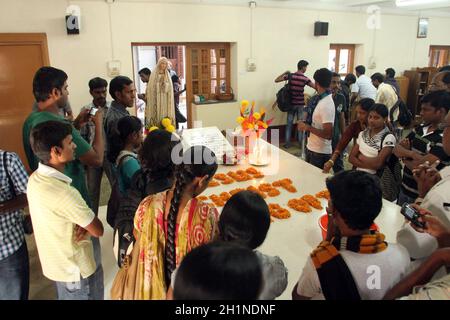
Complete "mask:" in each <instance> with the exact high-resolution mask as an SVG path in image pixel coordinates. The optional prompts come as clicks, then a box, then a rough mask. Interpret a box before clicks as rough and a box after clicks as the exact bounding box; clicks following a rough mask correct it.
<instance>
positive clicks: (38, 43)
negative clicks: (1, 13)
mask: <svg viewBox="0 0 450 320" xmlns="http://www.w3.org/2000/svg"><path fill="white" fill-rule="evenodd" d="M46 65H49V58H48V48H47V36H46V34H45V33H29V34H21V33H0V70H1V72H0V148H1V149H3V150H7V151H13V152H16V153H17V154H18V155H19V156H20V158H21V160H22V162H23V164H24V165H25V167H26V168H27V170H29V167H28V162H27V161H26V157H25V152H24V150H23V145H22V125H23V123H24V121H25V119H26V117H27V116H28V115H29V114H30V112H31V107H32V104H33V102H34V100H35V99H34V96H33V77H34V74H35V73H36V71H37V70H38V69H39V68H40V67H42V66H46Z"/></svg>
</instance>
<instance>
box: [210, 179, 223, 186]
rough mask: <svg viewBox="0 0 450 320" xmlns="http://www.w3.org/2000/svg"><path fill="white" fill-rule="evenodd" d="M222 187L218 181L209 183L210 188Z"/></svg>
mask: <svg viewBox="0 0 450 320" xmlns="http://www.w3.org/2000/svg"><path fill="white" fill-rule="evenodd" d="M219 185H220V183H219V182H218V181H216V180H211V181H210V182H209V183H208V187H217V186H219Z"/></svg>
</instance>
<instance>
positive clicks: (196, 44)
mask: <svg viewBox="0 0 450 320" xmlns="http://www.w3.org/2000/svg"><path fill="white" fill-rule="evenodd" d="M218 43H221V44H222V43H226V44H227V45H228V50H227V52H228V54H229V55H230V57H228V59H229V61H230V64H231V49H230V43H227V42H182V41H181V42H131V56H132V57H133V47H135V46H184V47H185V54H186V57H185V58H186V61H185V62H184V64H185V68H186V74H185V78H186V110H187V116H188V122H187V125H188V128H192V125H193V121H192V116H193V110H192V103H191V102H189V101H192V99H193V93H192V87H191V82H192V74H191V72H192V71H191V68H189V67H188V66H189V65H190V64H188V61H189V63H190V61H191V57H190V54H189V53H188V51H190V50H189V48H193V47H214V46H217V44H218ZM131 63H132V70H133V73H134V59H133V58H132V59H131ZM226 72H227V74H228V77H229V79H230V81H229V82H230V83H229V85H230V86H231V65H227V70H226ZM135 76H136V75H134V74H133V78H134V77H135Z"/></svg>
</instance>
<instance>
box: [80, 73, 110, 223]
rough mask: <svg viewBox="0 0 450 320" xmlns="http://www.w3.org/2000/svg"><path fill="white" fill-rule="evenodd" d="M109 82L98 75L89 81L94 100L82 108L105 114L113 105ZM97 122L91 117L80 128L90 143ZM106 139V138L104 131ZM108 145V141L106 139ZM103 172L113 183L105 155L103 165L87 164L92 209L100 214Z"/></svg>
mask: <svg viewBox="0 0 450 320" xmlns="http://www.w3.org/2000/svg"><path fill="white" fill-rule="evenodd" d="M107 87H108V82H107V81H106V80H105V79H102V78H99V77H96V78H93V79H91V80H90V81H89V93H90V94H91V96H92V98H93V99H92V102H91V103H90V104H88V105H86V106H84V107H83V109H82V110H89V114H90V115H91V116H94V115H95V114H96V112H97V111H98V110H101V111H102V112H103V114H104V115H105V114H106V113H107V112H108V109H109V107H110V106H111V102H110V101H106V95H107V92H108V91H107ZM104 125H105V118H104V119H103V126H102V128H103V127H104ZM95 130H96V127H95V123H94V121H93V120H92V119H90V120H89V121H88V122H87V123H86V125H85V126H84V127H82V128H81V129H80V134H81V136H82V137H83V138H84V139H85V140H86V141H87V142H89V144H90V145H92V143H93V142H94V138H95ZM103 137H104V139H105V138H106V136H105V134H104V133H103ZM104 144H105V145H106V141H104ZM103 172H105V174H106V177H107V178H108V181H109V183H110V184H111V186H112V184H113V182H114V181H113V180H112V179H113V174H112V166H111V163H110V162H109V161H108V159H107V158H106V155H104V157H103V165H102V166H100V167H92V166H86V176H87V187H88V190H89V196H90V198H91V201H92V210H93V211H94V213H95V215H97V214H98V207H99V199H100V186H101V182H102V177H103Z"/></svg>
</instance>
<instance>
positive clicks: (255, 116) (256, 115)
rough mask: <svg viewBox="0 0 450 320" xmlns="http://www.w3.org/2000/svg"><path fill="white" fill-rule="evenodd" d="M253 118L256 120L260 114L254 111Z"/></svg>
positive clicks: (259, 117)
mask: <svg viewBox="0 0 450 320" xmlns="http://www.w3.org/2000/svg"><path fill="white" fill-rule="evenodd" d="M253 118H255V119H256V120H259V119H261V115H260V114H259V112H255V113H254V114H253Z"/></svg>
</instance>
